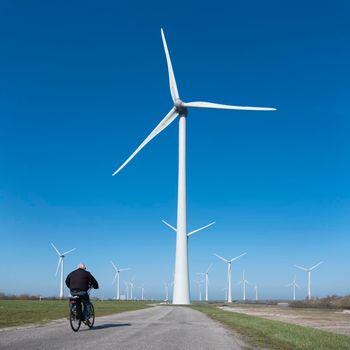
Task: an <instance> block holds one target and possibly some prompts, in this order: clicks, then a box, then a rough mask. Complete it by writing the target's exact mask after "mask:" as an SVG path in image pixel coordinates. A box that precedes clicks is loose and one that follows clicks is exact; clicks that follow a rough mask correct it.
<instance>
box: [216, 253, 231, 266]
mask: <svg viewBox="0 0 350 350" xmlns="http://www.w3.org/2000/svg"><path fill="white" fill-rule="evenodd" d="M214 255H215V256H216V257H218V258H219V259H221V260H222V261H223V262H225V263H226V264H227V263H228V262H229V261H228V260H226V259H225V258H223V257H222V256H220V255H218V254H215V253H214Z"/></svg>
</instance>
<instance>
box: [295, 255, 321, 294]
mask: <svg viewBox="0 0 350 350" xmlns="http://www.w3.org/2000/svg"><path fill="white" fill-rule="evenodd" d="M322 263H323V261H320V262H319V263H318V264H316V265H314V266H312V267H309V268H306V267H303V266H299V265H294V266H295V267H297V268H298V269H300V270H304V271H306V272H307V298H308V300H311V271H312V270H313V269H315V268H316V267H317V266H319V265H321V264H322Z"/></svg>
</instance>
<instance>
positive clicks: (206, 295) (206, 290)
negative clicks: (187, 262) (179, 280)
mask: <svg viewBox="0 0 350 350" xmlns="http://www.w3.org/2000/svg"><path fill="white" fill-rule="evenodd" d="M212 266H213V264H210V265H209V267H208V268H207V270H206V271H205V272H199V273H198V275H204V281H205V301H208V299H209V297H208V285H209V270H210V269H211V267H212Z"/></svg>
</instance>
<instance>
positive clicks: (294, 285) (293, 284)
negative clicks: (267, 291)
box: [286, 275, 300, 300]
mask: <svg viewBox="0 0 350 350" xmlns="http://www.w3.org/2000/svg"><path fill="white" fill-rule="evenodd" d="M296 279H297V277H296V276H295V275H294V279H293V282H292V283H289V284H287V285H286V287H293V300H295V288H300V287H299V286H298V284H297V282H296Z"/></svg>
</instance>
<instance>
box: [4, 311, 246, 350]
mask: <svg viewBox="0 0 350 350" xmlns="http://www.w3.org/2000/svg"><path fill="white" fill-rule="evenodd" d="M243 348H244V343H243V342H242V340H240V339H239V338H238V337H236V336H235V335H234V334H233V333H231V332H230V331H229V330H227V329H226V328H224V327H223V326H221V325H220V324H219V323H217V322H214V321H212V320H211V319H209V318H208V317H207V316H206V315H204V314H202V313H200V312H198V311H196V310H192V309H190V308H186V307H173V306H156V307H152V308H149V309H143V310H137V311H130V312H124V313H121V314H115V315H110V316H104V317H97V318H96V320H95V326H94V328H93V329H91V330H90V329H88V328H87V327H86V326H85V325H82V326H81V329H80V330H79V332H77V333H74V332H73V331H72V330H71V329H70V326H69V322H68V320H59V321H57V322H55V323H51V324H48V325H45V326H32V327H22V328H17V329H6V330H1V331H0V349H1V350H10V349H11V350H19V349H21V350H22V349H35V350H41V349H45V350H46V349H47V350H56V349H59V350H63V349H67V350H76V349H84V350H89V349H93V350H109V349H118V350H123V349H127V350H136V349H137V350H190V349H191V350H207V349H208V350H209V349H210V350H214V349H215V350H226V349H227V350H228V349H230V350H231V349H243Z"/></svg>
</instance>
